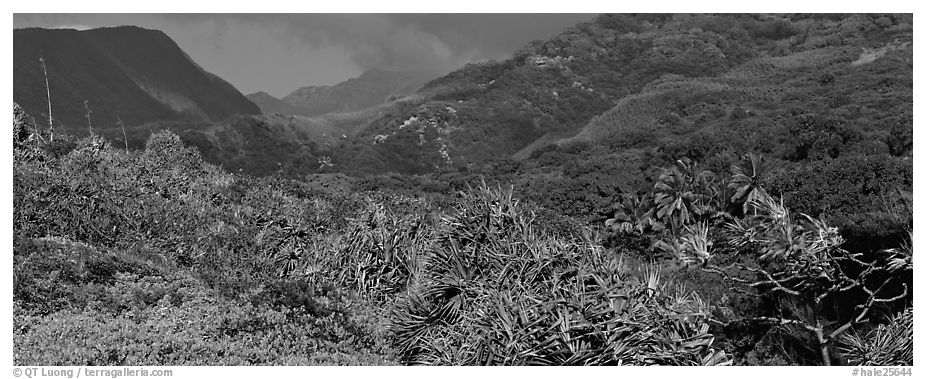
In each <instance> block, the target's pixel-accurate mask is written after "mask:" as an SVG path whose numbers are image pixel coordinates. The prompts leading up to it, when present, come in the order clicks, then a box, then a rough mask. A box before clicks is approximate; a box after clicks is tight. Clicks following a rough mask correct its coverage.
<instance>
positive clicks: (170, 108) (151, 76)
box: [13, 26, 260, 133]
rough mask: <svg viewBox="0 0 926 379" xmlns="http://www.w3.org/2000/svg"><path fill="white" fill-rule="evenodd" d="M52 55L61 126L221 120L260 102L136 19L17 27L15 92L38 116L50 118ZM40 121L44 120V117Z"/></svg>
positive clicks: (55, 110) (75, 129)
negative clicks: (81, 26) (86, 26)
mask: <svg viewBox="0 0 926 379" xmlns="http://www.w3.org/2000/svg"><path fill="white" fill-rule="evenodd" d="M40 58H41V59H42V60H44V62H45V69H46V70H47V78H48V84H49V87H50V92H51V105H52V116H53V118H54V119H55V127H56V128H64V129H65V130H66V131H69V132H72V133H85V131H86V130H87V118H86V113H87V112H86V109H85V102H86V105H87V108H89V110H90V111H91V112H92V113H91V114H90V117H91V121H92V124H93V127H94V128H95V129H98V130H100V129H107V128H114V127H115V125H116V120H117V118H118V119H121V120H122V121H123V122H124V123H125V124H126V125H138V124H143V123H146V122H152V121H158V120H199V121H217V120H222V119H224V118H226V117H229V116H232V115H236V114H259V113H260V109H259V108H258V107H257V106H256V105H255V104H254V103H252V102H251V101H250V100H248V99H247V98H245V97H244V96H243V95H242V94H241V93H240V92H238V90H236V89H235V88H234V87H233V86H232V85H231V84H229V83H228V82H226V81H224V80H222V79H221V78H219V77H218V76H215V75H213V74H211V73H209V72H207V71H205V70H204V69H203V68H202V67H200V66H199V65H197V64H196V63H195V62H193V60H192V59H190V57H189V56H188V55H187V54H186V53H184V52H183V51H182V50H181V49H180V48H179V47H178V46H177V44H176V43H174V41H173V40H171V39H170V37H168V36H167V35H166V34H164V33H163V32H161V31H157V30H149V29H143V28H139V27H134V26H120V27H113V28H99V29H92V30H84V31H78V30H72V29H41V28H27V29H16V30H14V31H13V99H14V101H16V102H17V103H19V104H20V105H21V106H22V107H23V108H24V109H26V111H28V112H29V113H31V114H33V115H34V116H35V117H36V118H39V117H40V115H41V118H43V119H44V118H45V117H47V113H48V102H47V97H46V96H47V95H46V87H45V74H44V73H43V67H42V64H41V63H40ZM40 124H43V123H42V122H40Z"/></svg>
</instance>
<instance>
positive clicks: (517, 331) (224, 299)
mask: <svg viewBox="0 0 926 379" xmlns="http://www.w3.org/2000/svg"><path fill="white" fill-rule="evenodd" d="M13 127H14V152H15V156H14V158H15V160H14V168H13V169H14V215H13V225H14V257H13V259H14V303H15V305H14V346H15V348H14V354H15V362H16V364H22V365H29V364H46V365H47V364H53V365H68V364H74V365H94V364H110V365H124V364H129V365H131V364H326V365H329V364H395V363H400V364H556V365H560V364H565V365H569V364H634V365H640V364H643V365H648V364H671V365H725V364H834V363H851V364H859V363H862V364H888V365H896V364H911V363H912V357H911V356H910V354H909V353H908V352H909V351H912V350H910V349H912V336H911V335H909V333H908V331H909V330H910V329H909V328H908V327H906V328H905V326H904V325H909V322H910V316H909V315H910V310H909V309H910V308H909V306H910V301H911V299H912V241H910V240H909V239H907V240H906V242H903V243H899V244H896V246H892V247H891V248H887V249H881V250H876V251H865V252H856V251H848V250H845V249H844V245H845V244H844V243H843V242H844V240H843V237H842V236H841V235H840V234H839V232H838V230H837V229H834V228H831V227H829V226H827V225H826V224H825V223H824V222H823V221H821V220H819V219H816V218H813V217H810V216H795V215H792V214H791V213H790V211H789V210H788V209H787V208H786V207H784V206H783V205H782V203H780V201H779V200H778V199H776V198H773V197H772V196H770V195H768V194H767V193H766V192H765V191H764V190H763V189H762V188H763V187H762V183H763V182H762V175H761V167H762V163H763V162H762V160H761V158H759V157H758V156H752V157H750V158H749V159H748V160H747V161H745V162H740V163H739V164H737V165H736V166H734V168H733V172H732V175H723V174H720V175H714V174H713V173H711V172H709V171H706V170H701V169H698V168H697V167H695V166H693V165H690V164H687V163H685V162H680V163H679V164H677V165H676V166H672V167H669V168H666V169H663V170H661V174H660V175H659V179H658V181H657V184H656V185H655V186H654V187H653V190H652V191H651V192H649V193H648V194H647V195H644V196H642V197H633V196H630V195H628V196H630V197H628V200H627V201H626V202H625V203H622V204H621V205H620V207H622V208H620V211H618V212H617V213H615V214H614V215H613V217H612V218H611V219H609V220H608V222H607V223H606V224H605V225H606V228H590V227H589V226H587V225H584V223H583V222H581V221H579V220H575V219H570V218H564V217H561V216H559V215H556V214H554V213H551V212H549V211H546V210H544V209H543V208H542V207H540V206H538V205H536V204H532V203H530V202H522V201H519V200H518V199H517V198H516V197H514V196H513V194H512V191H511V190H506V189H504V188H500V187H498V186H495V185H490V184H486V183H485V182H476V183H470V185H468V186H467V189H466V190H465V191H462V192H460V193H459V194H458V195H456V196H452V197H448V196H443V197H441V196H428V195H427V194H423V196H417V197H414V198H412V197H406V196H402V195H400V194H394V193H390V191H385V192H383V191H361V190H359V187H358V186H360V185H363V184H362V183H357V182H352V180H351V179H349V178H347V177H343V176H336V175H324V176H318V177H315V178H313V179H312V180H289V179H284V178H281V177H278V176H275V177H269V178H254V177H249V176H242V175H235V174H230V173H227V172H225V171H223V170H222V169H220V168H218V167H216V166H213V165H210V164H208V163H204V162H203V161H202V159H201V158H200V155H199V153H198V152H197V151H196V150H195V149H194V148H191V147H187V146H185V145H184V144H183V142H182V141H181V140H180V138H179V137H177V136H176V135H175V134H173V133H172V132H169V131H165V132H160V133H156V134H154V135H152V136H151V138H150V139H149V140H148V141H147V143H146V145H145V148H144V149H142V150H140V151H127V150H123V149H120V148H118V147H114V146H111V145H110V144H109V143H107V142H106V141H105V140H103V139H102V138H100V137H97V136H91V137H88V138H84V139H81V140H74V139H73V138H68V137H66V136H61V135H59V136H55V139H54V140H52V139H51V137H52V136H50V135H48V134H47V133H44V132H42V131H40V130H38V129H37V128H35V127H34V126H33V125H31V124H30V122H29V119H28V117H26V116H25V114H24V113H22V112H21V111H20V110H18V109H17V114H16V115H15V121H14V125H13ZM412 192H413V191H408V193H412ZM910 209H911V208H910V204H909V203H907V202H905V200H904V198H897V199H896V204H895V207H894V208H892V210H893V211H892V213H889V215H890V216H891V217H893V218H894V221H895V222H897V223H898V224H899V225H903V227H904V228H906V229H905V230H907V232H909V231H911V230H912V213H911V211H910ZM605 225H602V226H605ZM602 231H606V232H607V233H609V234H608V236H607V240H608V242H609V245H610V247H608V248H605V247H603V246H602V245H601V242H602V240H603V239H604V238H603V236H602V235H600V234H599V233H601V232H602ZM721 284H722V285H721ZM724 288H732V290H730V291H727V290H724ZM844 309H850V310H851V311H849V312H846V311H840V310H844ZM894 314H898V315H897V316H894ZM905 323H906V324H905ZM62 341H66V342H62ZM889 352H894V353H889Z"/></svg>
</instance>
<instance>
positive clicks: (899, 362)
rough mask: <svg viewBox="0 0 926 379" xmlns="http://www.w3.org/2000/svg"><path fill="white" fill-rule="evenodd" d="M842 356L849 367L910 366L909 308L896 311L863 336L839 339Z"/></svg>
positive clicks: (911, 332) (910, 327) (848, 336)
mask: <svg viewBox="0 0 926 379" xmlns="http://www.w3.org/2000/svg"><path fill="white" fill-rule="evenodd" d="M843 344H844V345H843V346H842V350H843V351H842V354H843V357H845V359H846V363H847V364H849V365H853V366H912V365H913V308H907V309H906V310H904V311H903V312H900V313H898V314H896V315H894V317H892V318H891V320H890V321H889V322H888V323H887V324H884V325H878V327H877V328H875V329H874V330H872V331H871V332H869V333H868V334H867V335H865V336H859V335H858V334H855V333H852V334H847V335H845V336H844V338H843Z"/></svg>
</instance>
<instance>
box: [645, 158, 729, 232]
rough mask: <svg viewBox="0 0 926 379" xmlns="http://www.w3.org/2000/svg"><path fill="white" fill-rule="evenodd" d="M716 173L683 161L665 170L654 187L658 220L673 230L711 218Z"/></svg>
mask: <svg viewBox="0 0 926 379" xmlns="http://www.w3.org/2000/svg"><path fill="white" fill-rule="evenodd" d="M714 180H715V175H714V173H712V172H710V171H707V170H700V169H698V168H696V167H695V166H694V165H693V164H692V163H691V162H690V161H687V160H679V161H677V162H676V164H675V165H674V166H673V167H671V168H668V169H664V170H663V172H662V173H661V174H660V175H659V179H658V180H657V181H656V184H655V185H654V199H653V200H654V203H655V209H656V217H657V218H658V219H659V220H661V221H662V222H664V223H665V224H667V225H671V226H673V230H680V229H681V226H684V225H687V224H690V223H692V222H694V221H695V220H696V219H698V218H701V217H704V216H708V215H709V213H710V212H711V207H710V206H709V203H710V200H711V199H712V196H713V192H714V189H713V185H712V184H713V182H714Z"/></svg>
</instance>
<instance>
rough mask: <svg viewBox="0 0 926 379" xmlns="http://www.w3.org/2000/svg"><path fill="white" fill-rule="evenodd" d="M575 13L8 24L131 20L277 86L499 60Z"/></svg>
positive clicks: (40, 18)
mask: <svg viewBox="0 0 926 379" xmlns="http://www.w3.org/2000/svg"><path fill="white" fill-rule="evenodd" d="M592 17H593V16H592V15H582V14H32V15H29V14H14V17H13V22H14V27H25V26H42V27H61V26H64V25H71V26H81V27H83V28H89V27H100V26H116V25H137V26H141V27H146V28H152V29H159V30H163V31H164V32H165V33H167V34H168V35H169V36H171V38H173V39H174V40H175V41H176V42H177V44H178V45H179V46H180V47H181V48H183V49H184V50H185V51H186V52H187V53H188V54H189V55H190V56H191V57H193V59H194V60H196V61H197V63H199V64H200V65H202V66H203V67H205V68H206V69H207V70H209V71H212V72H214V73H216V74H217V75H219V76H222V77H223V78H225V79H227V80H229V81H230V82H232V83H233V84H234V85H235V86H236V87H238V88H239V90H241V91H242V92H245V93H248V92H254V91H258V90H266V91H267V92H269V93H271V94H274V95H276V96H283V95H286V94H287V93H289V92H290V91H292V90H294V89H296V88H298V87H300V86H304V85H310V84H334V83H337V82H340V81H342V80H345V79H348V78H350V77H355V76H358V75H359V74H361V73H362V72H363V71H366V70H368V69H372V68H383V69H395V70H431V71H435V72H438V73H446V72H450V71H452V70H454V69H456V68H459V67H461V66H463V65H464V64H466V63H471V62H479V61H486V60H493V59H494V60H501V59H505V58H507V57H510V56H511V53H513V52H514V51H515V50H517V49H519V48H520V47H522V46H524V45H525V44H527V43H528V42H530V41H532V40H537V39H547V38H549V37H552V36H553V35H555V34H557V33H559V32H560V31H562V30H563V29H565V28H567V27H569V26H572V25H574V24H576V23H578V22H583V21H587V20H590V19H591V18H592Z"/></svg>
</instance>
